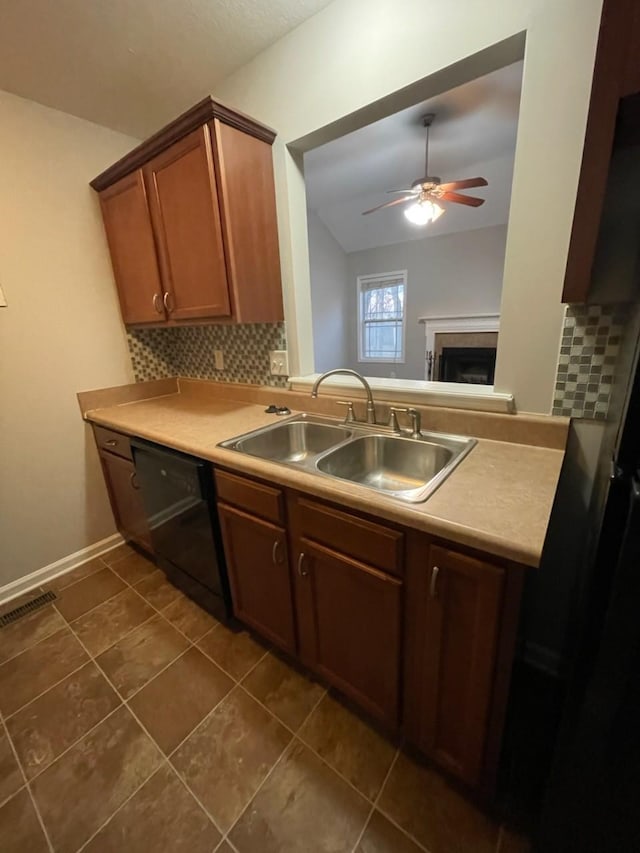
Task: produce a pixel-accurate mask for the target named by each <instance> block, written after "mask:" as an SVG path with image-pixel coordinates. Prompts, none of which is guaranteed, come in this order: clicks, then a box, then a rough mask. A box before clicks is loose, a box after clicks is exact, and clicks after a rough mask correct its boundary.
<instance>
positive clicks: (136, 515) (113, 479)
mask: <svg viewBox="0 0 640 853" xmlns="http://www.w3.org/2000/svg"><path fill="white" fill-rule="evenodd" d="M100 460H101V462H102V470H103V472H104V478H105V482H106V484H107V491H108V492H109V499H110V500H111V509H112V510H113V515H114V518H115V521H116V527H117V528H118V530H119V531H120V533H121V534H122V535H123V536H124V538H125V539H126V540H127V541H128V540H130V539H132V540H133V541H134V542H137V543H138V544H139V545H142V546H143V548H146V549H147V551H151V550H152V547H151V535H150V533H149V525H148V523H147V517H146V515H145V511H144V506H143V504H142V495H141V494H140V490H139V489H140V487H139V486H138V484H137V482H136V469H135V468H134V466H133V462H130V461H129V460H128V459H123V458H122V457H120V456H114V454H113V453H104V452H100Z"/></svg>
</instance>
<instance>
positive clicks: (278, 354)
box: [269, 349, 289, 376]
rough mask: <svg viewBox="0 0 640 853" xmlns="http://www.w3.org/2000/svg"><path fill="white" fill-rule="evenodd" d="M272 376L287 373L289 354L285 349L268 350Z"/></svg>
mask: <svg viewBox="0 0 640 853" xmlns="http://www.w3.org/2000/svg"><path fill="white" fill-rule="evenodd" d="M269 363H270V364H271V375H272V376H288V375H289V354H288V352H287V351H286V349H272V350H270V352H269Z"/></svg>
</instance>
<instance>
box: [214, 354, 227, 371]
mask: <svg viewBox="0 0 640 853" xmlns="http://www.w3.org/2000/svg"><path fill="white" fill-rule="evenodd" d="M213 360H214V364H215V368H216V370H224V356H223V355H222V350H221V349H214V351H213Z"/></svg>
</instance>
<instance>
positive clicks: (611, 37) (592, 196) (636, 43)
mask: <svg viewBox="0 0 640 853" xmlns="http://www.w3.org/2000/svg"><path fill="white" fill-rule="evenodd" d="M638 56H640V5H639V4H638V3H637V0H604V4H603V7H602V18H601V22H600V33H599V37H598V46H597V50H596V59H595V65H594V70H593V82H592V85H591V100H590V102H589V114H588V118H587V128H586V132H585V140H584V148H583V152H582V165H581V167H580V178H579V182H578V191H577V196H576V206H575V211H574V216H573V226H572V229H571V240H570V243H569V252H568V256H567V267H566V271H565V279H564V287H563V291H562V301H563V302H570V303H571V302H588V301H589V291H590V287H591V276H592V271H593V267H594V261H595V258H596V248H597V244H598V232H599V228H600V221H601V219H602V212H603V207H604V200H605V195H606V190H607V181H608V177H609V165H610V162H611V154H612V150H613V144H614V137H615V134H616V119H617V117H618V113H619V108H620V102H621V100H622V99H624V98H627V97H629V96H632V95H634V94H637V93H638V92H640V62H639V61H638Z"/></svg>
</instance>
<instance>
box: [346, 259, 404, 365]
mask: <svg viewBox="0 0 640 853" xmlns="http://www.w3.org/2000/svg"><path fill="white" fill-rule="evenodd" d="M389 279H395V280H396V281H397V283H402V286H403V292H404V299H403V303H402V353H401V355H400V357H393V358H379V357H371V356H367V355H364V330H365V328H366V326H365V320H364V318H363V316H362V294H363V290H364V289H365V288H364V285H365V284H366V290H373V289H375V288H372V287H371V283H372V282H376V281H378V282H380V284H379V286H380V287H383V286H384V282H385V281H388V280H389ZM400 279H401V280H402V281H401V282H400ZM357 301H358V311H357V318H358V319H357V323H358V325H357V335H358V362H359V363H361V364H367V363H370V364H405V363H406V349H407V270H393V271H391V272H381V273H369V274H368V275H359V276H357Z"/></svg>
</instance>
